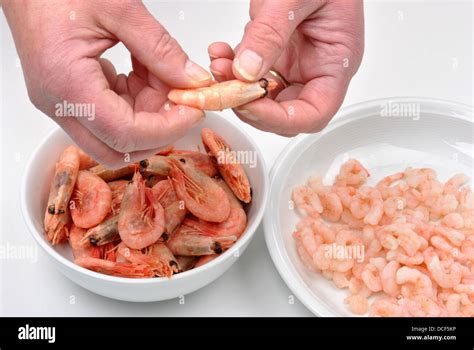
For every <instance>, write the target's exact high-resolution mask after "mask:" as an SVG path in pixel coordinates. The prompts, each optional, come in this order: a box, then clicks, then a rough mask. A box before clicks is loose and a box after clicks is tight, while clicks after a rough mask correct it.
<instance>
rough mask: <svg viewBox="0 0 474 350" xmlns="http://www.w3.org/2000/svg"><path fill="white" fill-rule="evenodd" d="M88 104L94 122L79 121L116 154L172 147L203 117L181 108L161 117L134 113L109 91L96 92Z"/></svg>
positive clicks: (199, 113) (195, 111) (172, 109)
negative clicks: (92, 107) (93, 109)
mask: <svg viewBox="0 0 474 350" xmlns="http://www.w3.org/2000/svg"><path fill="white" fill-rule="evenodd" d="M90 100H92V101H94V102H93V103H94V104H95V106H96V118H95V120H93V121H89V120H87V119H85V120H84V119H81V122H82V124H83V125H84V126H86V127H87V128H88V129H89V130H90V131H91V132H92V133H93V134H94V135H95V136H96V137H98V138H100V139H101V140H102V141H104V142H105V143H106V144H107V145H108V146H109V147H111V148H113V149H115V150H117V151H119V152H133V151H138V150H147V149H154V148H158V147H161V146H163V145H165V144H168V143H172V142H174V141H176V140H177V139H179V138H181V137H182V136H184V135H185V133H186V131H187V130H188V129H189V128H191V127H192V126H193V125H194V124H196V123H198V122H199V121H200V120H201V119H202V118H203V117H204V113H203V112H202V111H201V110H198V109H194V108H190V107H185V106H174V107H173V108H171V109H170V110H169V111H165V112H164V113H150V112H146V111H134V110H133V108H132V107H131V106H130V105H128V103H127V102H126V101H125V100H124V99H122V98H121V97H120V96H118V95H117V94H116V93H115V92H113V91H110V90H104V91H101V92H97V93H96V94H95V96H91V98H90ZM139 107H141V108H144V107H142V106H139ZM144 109H145V110H146V109H147V108H144Z"/></svg>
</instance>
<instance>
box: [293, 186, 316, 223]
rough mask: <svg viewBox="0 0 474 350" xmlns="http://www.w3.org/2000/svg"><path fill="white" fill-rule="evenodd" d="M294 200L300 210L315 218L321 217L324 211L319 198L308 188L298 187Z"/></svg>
mask: <svg viewBox="0 0 474 350" xmlns="http://www.w3.org/2000/svg"><path fill="white" fill-rule="evenodd" d="M292 199H293V202H294V203H295V205H296V207H297V208H298V209H300V210H301V211H302V212H303V213H305V214H307V215H310V216H311V217H313V218H317V217H319V215H320V214H321V213H322V212H323V210H324V208H323V206H322V204H321V200H320V199H319V196H318V195H317V194H316V193H315V192H314V191H313V190H312V189H311V188H309V187H307V186H304V185H303V186H299V187H296V188H295V189H294V190H293V193H292Z"/></svg>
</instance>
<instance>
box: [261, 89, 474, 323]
mask: <svg viewBox="0 0 474 350" xmlns="http://www.w3.org/2000/svg"><path fill="white" fill-rule="evenodd" d="M410 108H412V109H411V110H410ZM401 111H403V112H401ZM417 111H418V112H417ZM473 118H474V117H473V114H472V107H469V106H466V105H460V104H455V103H451V102H447V101H440V100H430V99H422V98H393V99H383V100H375V101H369V102H364V103H361V104H357V105H354V106H351V107H348V108H346V109H343V110H341V111H340V112H339V113H338V115H337V117H336V118H335V119H334V120H333V121H332V122H331V123H330V124H329V126H328V127H327V128H326V129H324V130H323V131H322V132H320V133H318V134H314V135H302V136H298V137H296V138H295V139H294V140H293V141H292V142H291V143H290V144H289V146H288V147H286V148H285V150H284V151H283V152H282V153H281V155H280V156H279V157H278V160H277V161H276V163H275V165H274V166H273V168H272V170H271V172H270V195H269V203H268V206H267V209H266V213H265V218H264V228H265V238H266V242H267V246H268V248H269V250H270V254H271V257H272V259H273V261H274V263H275V265H276V267H277V269H278V271H279V272H280V274H281V276H282V278H283V280H284V281H285V282H286V284H287V285H288V287H289V288H290V289H291V290H292V291H293V293H294V294H295V295H296V296H297V297H298V298H299V299H300V300H301V302H302V303H303V304H304V305H306V307H308V309H310V310H311V311H312V312H313V313H315V314H316V315H319V316H354V315H353V314H351V313H350V312H349V310H348V308H347V307H346V306H345V305H344V303H343V300H344V298H345V297H346V296H347V295H348V292H347V290H339V289H337V288H336V287H335V286H334V285H333V283H332V282H330V281H328V280H326V279H325V278H324V277H322V276H321V275H319V274H317V273H314V272H312V271H310V270H308V269H307V268H305V267H304V266H303V264H302V263H301V261H300V260H299V257H298V255H297V252H296V249H295V245H294V240H293V237H292V232H293V231H294V229H295V226H296V223H297V222H298V220H299V218H300V217H299V216H298V214H297V213H296V211H295V210H291V209H290V208H291V206H290V205H289V201H290V200H291V191H292V189H293V188H294V187H295V186H297V185H299V184H303V183H305V182H306V180H307V179H308V177H309V176H311V175H313V174H314V173H319V174H321V175H325V178H324V180H325V182H326V183H327V184H332V181H333V180H334V176H335V175H336V174H337V173H338V171H339V167H340V165H341V164H342V163H343V162H344V161H346V160H347V159H348V158H356V159H358V160H360V161H361V162H362V164H363V165H364V166H365V167H366V168H367V169H368V170H369V172H370V173H371V180H369V184H371V185H373V184H375V182H376V181H377V179H381V178H382V177H383V176H386V175H388V174H393V173H395V172H397V171H401V170H404V169H405V168H406V167H408V166H412V167H420V166H423V167H424V166H427V167H431V168H434V169H435V170H436V171H437V172H438V177H439V178H440V179H442V180H443V181H445V180H446V179H447V178H448V177H450V176H451V175H454V174H455V173H457V172H463V173H465V174H467V175H470V176H471V177H472V176H474V174H473V170H474V166H473V152H474V146H473V141H474V140H473V139H474V124H473Z"/></svg>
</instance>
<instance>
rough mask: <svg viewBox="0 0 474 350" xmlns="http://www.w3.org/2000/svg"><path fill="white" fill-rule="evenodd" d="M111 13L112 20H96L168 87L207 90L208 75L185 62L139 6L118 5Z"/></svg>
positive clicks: (173, 43) (183, 55) (185, 57)
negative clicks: (112, 14) (205, 88)
mask: <svg viewBox="0 0 474 350" xmlns="http://www.w3.org/2000/svg"><path fill="white" fill-rule="evenodd" d="M113 11H115V13H114V14H115V16H110V14H108V15H107V16H102V17H100V18H99V20H100V21H101V23H102V25H103V26H104V27H105V28H106V29H107V30H108V31H110V32H111V33H112V34H114V35H115V36H116V37H117V38H118V39H119V40H121V41H122V42H123V43H124V45H125V46H126V47H127V49H128V50H129V51H130V52H131V53H132V55H133V56H134V57H135V58H136V59H137V60H138V61H139V62H141V63H142V64H143V65H144V66H145V67H146V68H147V69H148V71H150V72H151V73H152V74H154V75H156V76H157V77H159V78H160V79H161V80H163V81H165V82H166V83H167V84H168V85H170V86H175V87H181V88H191V87H201V86H207V85H209V84H210V83H211V82H212V77H211V75H210V74H209V72H207V71H206V70H205V69H204V68H202V67H200V66H199V65H197V64H196V63H194V62H193V61H191V60H190V59H189V58H188V55H187V54H186V53H185V52H184V51H183V49H182V48H181V46H180V45H179V44H178V42H177V41H176V40H175V39H174V38H173V37H172V36H171V35H170V34H169V33H168V32H167V30H166V29H165V28H164V27H163V26H162V25H161V24H160V23H159V22H158V21H157V20H156V19H155V18H153V16H152V15H151V14H150V12H148V10H147V9H146V7H145V6H144V5H143V4H142V3H140V2H136V3H133V4H130V3H128V2H124V3H123V5H122V3H118V5H117V6H116V8H115V9H114V10H113Z"/></svg>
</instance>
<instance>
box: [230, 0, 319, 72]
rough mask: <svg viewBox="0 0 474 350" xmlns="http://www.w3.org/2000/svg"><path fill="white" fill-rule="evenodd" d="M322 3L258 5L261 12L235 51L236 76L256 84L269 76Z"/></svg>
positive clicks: (292, 0)
mask: <svg viewBox="0 0 474 350" xmlns="http://www.w3.org/2000/svg"><path fill="white" fill-rule="evenodd" d="M318 4H319V2H315V1H312V0H305V1H301V0H272V1H265V2H263V3H259V4H258V7H259V11H258V13H256V14H255V15H254V18H253V19H252V21H251V22H250V23H249V24H248V25H247V27H246V31H245V33H244V36H243V38H242V41H241V42H240V44H239V47H238V49H236V53H235V59H234V62H233V67H232V68H233V72H234V75H235V76H236V77H237V78H238V79H241V80H246V81H255V80H258V79H260V78H262V77H263V75H264V74H265V73H267V72H268V71H269V70H270V69H271V67H272V66H273V65H274V63H275V62H276V61H277V59H278V58H279V57H280V56H281V54H282V52H283V50H284V49H285V47H286V46H287V44H288V41H289V40H290V37H291V35H292V34H293V32H294V30H295V29H296V27H297V26H298V25H299V24H300V23H301V22H302V21H303V20H304V19H305V18H306V17H307V16H308V15H309V14H311V13H312V12H314V11H315V9H316V7H317V6H319V5H318Z"/></svg>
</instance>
